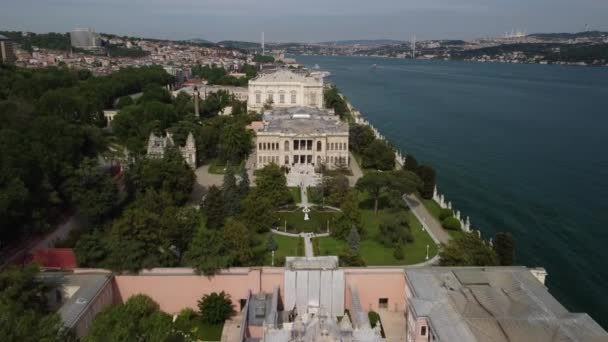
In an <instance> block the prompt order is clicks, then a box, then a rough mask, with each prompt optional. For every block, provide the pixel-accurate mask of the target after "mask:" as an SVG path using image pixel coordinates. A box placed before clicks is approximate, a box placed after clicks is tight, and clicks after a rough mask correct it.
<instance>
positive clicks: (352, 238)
mask: <svg viewBox="0 0 608 342" xmlns="http://www.w3.org/2000/svg"><path fill="white" fill-rule="evenodd" d="M346 242H347V243H348V248H350V250H351V251H352V252H353V253H355V254H357V253H359V247H360V244H361V238H360V237H359V232H358V231H357V227H355V226H352V227H351V228H350V232H349V233H348V237H347V238H346Z"/></svg>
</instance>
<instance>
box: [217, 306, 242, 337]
mask: <svg viewBox="0 0 608 342" xmlns="http://www.w3.org/2000/svg"><path fill="white" fill-rule="evenodd" d="M243 314H244V312H243V311H240V312H239V313H238V314H236V315H234V316H232V317H231V318H230V319H228V320H226V322H224V328H223V329H222V337H221V342H233V341H239V340H240V339H241V326H242V325H243V323H244V322H243Z"/></svg>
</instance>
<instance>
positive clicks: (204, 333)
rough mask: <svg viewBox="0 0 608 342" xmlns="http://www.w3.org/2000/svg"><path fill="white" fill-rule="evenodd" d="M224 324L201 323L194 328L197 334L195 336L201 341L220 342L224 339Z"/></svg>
mask: <svg viewBox="0 0 608 342" xmlns="http://www.w3.org/2000/svg"><path fill="white" fill-rule="evenodd" d="M223 328H224V323H221V324H205V323H199V324H197V325H196V326H195V327H194V328H193V330H194V329H196V333H195V334H194V335H195V336H196V337H197V338H198V339H199V340H202V341H220V340H221V339H222V329H223Z"/></svg>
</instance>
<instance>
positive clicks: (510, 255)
mask: <svg viewBox="0 0 608 342" xmlns="http://www.w3.org/2000/svg"><path fill="white" fill-rule="evenodd" d="M494 251H495V252H496V255H497V256H498V261H499V263H500V265H501V266H511V265H513V260H514V259H515V241H514V240H513V235H512V234H511V233H508V232H498V233H496V239H495V240H494Z"/></svg>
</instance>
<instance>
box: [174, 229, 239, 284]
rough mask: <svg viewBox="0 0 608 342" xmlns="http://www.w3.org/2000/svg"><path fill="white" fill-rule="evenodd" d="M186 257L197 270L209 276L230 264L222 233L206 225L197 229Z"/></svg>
mask: <svg viewBox="0 0 608 342" xmlns="http://www.w3.org/2000/svg"><path fill="white" fill-rule="evenodd" d="M184 259H185V260H186V263H187V264H188V265H189V266H192V267H194V268H195V269H196V271H197V272H202V273H203V274H204V275H207V276H211V275H214V274H215V273H216V272H217V271H218V270H221V269H222V268H226V267H228V266H229V265H230V256H229V253H228V251H227V250H226V245H225V241H224V239H223V237H222V233H221V232H219V231H217V230H210V229H206V228H205V227H200V228H199V229H198V230H197V231H196V234H195V235H194V238H193V239H192V242H191V243H190V246H189V247H188V250H187V251H186V253H185V255H184Z"/></svg>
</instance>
